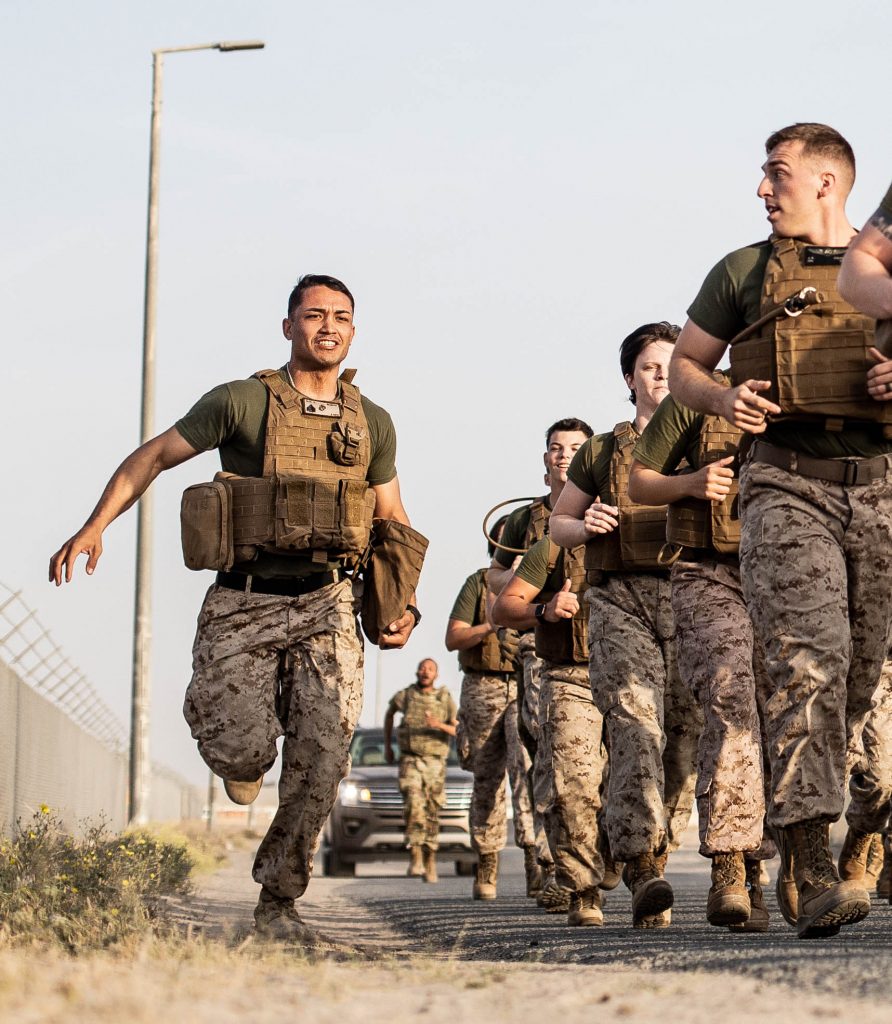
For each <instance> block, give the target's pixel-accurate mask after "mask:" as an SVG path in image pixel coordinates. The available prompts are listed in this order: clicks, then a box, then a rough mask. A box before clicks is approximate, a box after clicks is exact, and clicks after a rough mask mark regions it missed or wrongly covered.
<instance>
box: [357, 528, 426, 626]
mask: <svg viewBox="0 0 892 1024" xmlns="http://www.w3.org/2000/svg"><path fill="white" fill-rule="evenodd" d="M427 545H428V541H427V538H426V537H423V536H422V535H421V534H420V533H419V532H418V531H417V530H413V529H412V527H411V526H406V525H405V523H398V522H396V520H394V519H376V520H375V521H374V523H373V524H372V531H371V541H370V550H369V551H367V552H366V555H365V556H364V568H363V580H364V587H363V593H362V609H361V612H360V621H361V622H362V629H363V632H364V633H365V635H366V636H367V637H368V638H369V640H370V641H371V642H372V643H373V644H377V643H378V641H379V639H380V637H381V634H382V633H383V632H384V631H385V630H386V629H387V627H388V626H389V625H390V623H391V622H394V621H395V620H396V619H399V618H401V617H402V616H403V614H404V613H405V611H406V605H408V604H409V603H410V601H411V599H412V594H413V593H414V592H415V588H416V587H417V585H418V580H419V578H420V576H421V567H422V565H423V564H424V555H425V552H426V551H427Z"/></svg>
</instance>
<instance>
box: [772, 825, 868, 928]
mask: <svg viewBox="0 0 892 1024" xmlns="http://www.w3.org/2000/svg"><path fill="white" fill-rule="evenodd" d="M782 831H783V833H784V842H785V843H789V846H790V850H791V852H792V856H793V875H794V877H795V879H796V889H797V891H798V893H799V918H798V920H797V922H796V930H797V932H798V933H799V938H800V939H815V938H825V937H826V936H829V935H836V933H837V932H838V931H839V929H840V928H841V927H842V926H843V925H849V924H855V923H857V922H858V921H861V920H862V919H863V918H865V917H867V914H868V912H869V911H870V896H869V895H868V894H867V891H866V890H865V889H864V887H863V886H862V884H861V883H860V882H857V881H840V879H839V875H838V873H837V871H836V865H835V864H834V863H833V856H832V854H831V853H830V825H829V824H828V823H827V822H825V821H805V822H803V823H802V824H801V825H789V826H788V827H787V828H785V829H783V830H782Z"/></svg>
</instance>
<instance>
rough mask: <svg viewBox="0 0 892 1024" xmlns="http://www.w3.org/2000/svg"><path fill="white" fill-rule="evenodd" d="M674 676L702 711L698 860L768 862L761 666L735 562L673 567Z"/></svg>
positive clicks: (710, 561)
mask: <svg viewBox="0 0 892 1024" xmlns="http://www.w3.org/2000/svg"><path fill="white" fill-rule="evenodd" d="M672 610H673V611H674V612H675V623H676V627H677V629H678V637H677V644H678V670H679V672H680V674H681V678H682V680H683V681H684V683H685V684H686V685H687V686H689V687H690V689H691V692H692V693H693V694H694V696H695V698H696V699H697V702H698V703H699V704H700V706H701V707H702V708H703V719H704V725H703V732H702V733H701V734H700V744H699V748H698V755H697V789H696V797H697V814H698V817H699V822H700V853H702V854H703V855H704V856H705V857H711V856H712V855H713V854H715V853H734V852H745V853H750V854H754V855H755V854H759V853H761V854H764V855H766V856H769V857H770V856H773V853H774V850H773V846H769V845H768V844H769V843H770V840H767V839H766V840H765V843H766V845H765V848H764V849H763V846H762V844H763V830H764V823H765V787H766V781H767V773H766V771H765V766H764V760H763V747H762V727H761V719H760V712H759V707H760V705H761V704H762V703H763V702H764V700H765V697H766V690H767V679H766V676H765V667H764V660H763V659H762V658H761V657H759V655H758V652H756V651H754V640H753V624H752V622H751V621H750V617H749V613H748V612H747V610H746V604H745V603H744V600H743V591H742V590H741V586H740V567H739V565H738V564H737V562H736V560H734V561H731V560H722V559H716V558H708V557H704V558H702V559H701V560H697V561H678V562H676V563H675V565H674V566H673V567H672Z"/></svg>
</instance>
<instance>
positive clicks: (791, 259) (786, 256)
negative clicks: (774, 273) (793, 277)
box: [771, 238, 801, 272]
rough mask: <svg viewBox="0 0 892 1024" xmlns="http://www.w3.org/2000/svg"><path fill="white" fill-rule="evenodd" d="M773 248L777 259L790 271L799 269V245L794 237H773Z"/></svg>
mask: <svg viewBox="0 0 892 1024" xmlns="http://www.w3.org/2000/svg"><path fill="white" fill-rule="evenodd" d="M771 249H772V252H773V253H774V257H775V259H776V260H777V261H778V263H780V265H781V266H782V267H783V268H784V270H787V271H789V272H793V271H795V270H797V269H798V268H799V267H800V266H801V261H800V259H799V246H798V245H797V244H796V240H795V239H793V238H772V240H771Z"/></svg>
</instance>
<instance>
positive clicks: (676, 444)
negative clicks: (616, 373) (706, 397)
mask: <svg viewBox="0 0 892 1024" xmlns="http://www.w3.org/2000/svg"><path fill="white" fill-rule="evenodd" d="M703 419H704V415H703V413H702V412H694V410H693V409H689V408H688V407H687V406H686V405H682V404H681V402H676V401H675V399H674V398H673V397H672V395H667V396H666V397H665V398H664V399H663V401H662V402H660V404H659V405H658V406H657V411H656V412H655V413H654V414H653V416H652V417H651V418H650V421H649V422H648V424H647V426H646V427H645V428H644V433H643V434H642V435H641V437H640V438H639V439H638V443H637V444H636V445H635V450H634V451H633V453H632V454H633V455H634V456H635V458H636V459H637V460H638V461H639V462H640V463H641V465H642V466H646V467H647V468H648V469H655V470H656V471H657V472H658V473H662V474H664V475H667V474H670V473H673V472H674V471H675V470H676V469H678V467H679V466H680V465H681V462H682V460H683V459H687V461H688V464H689V465H690V466H691V467H692V468H693V469H699V468H700V431H701V429H702V427H703Z"/></svg>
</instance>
